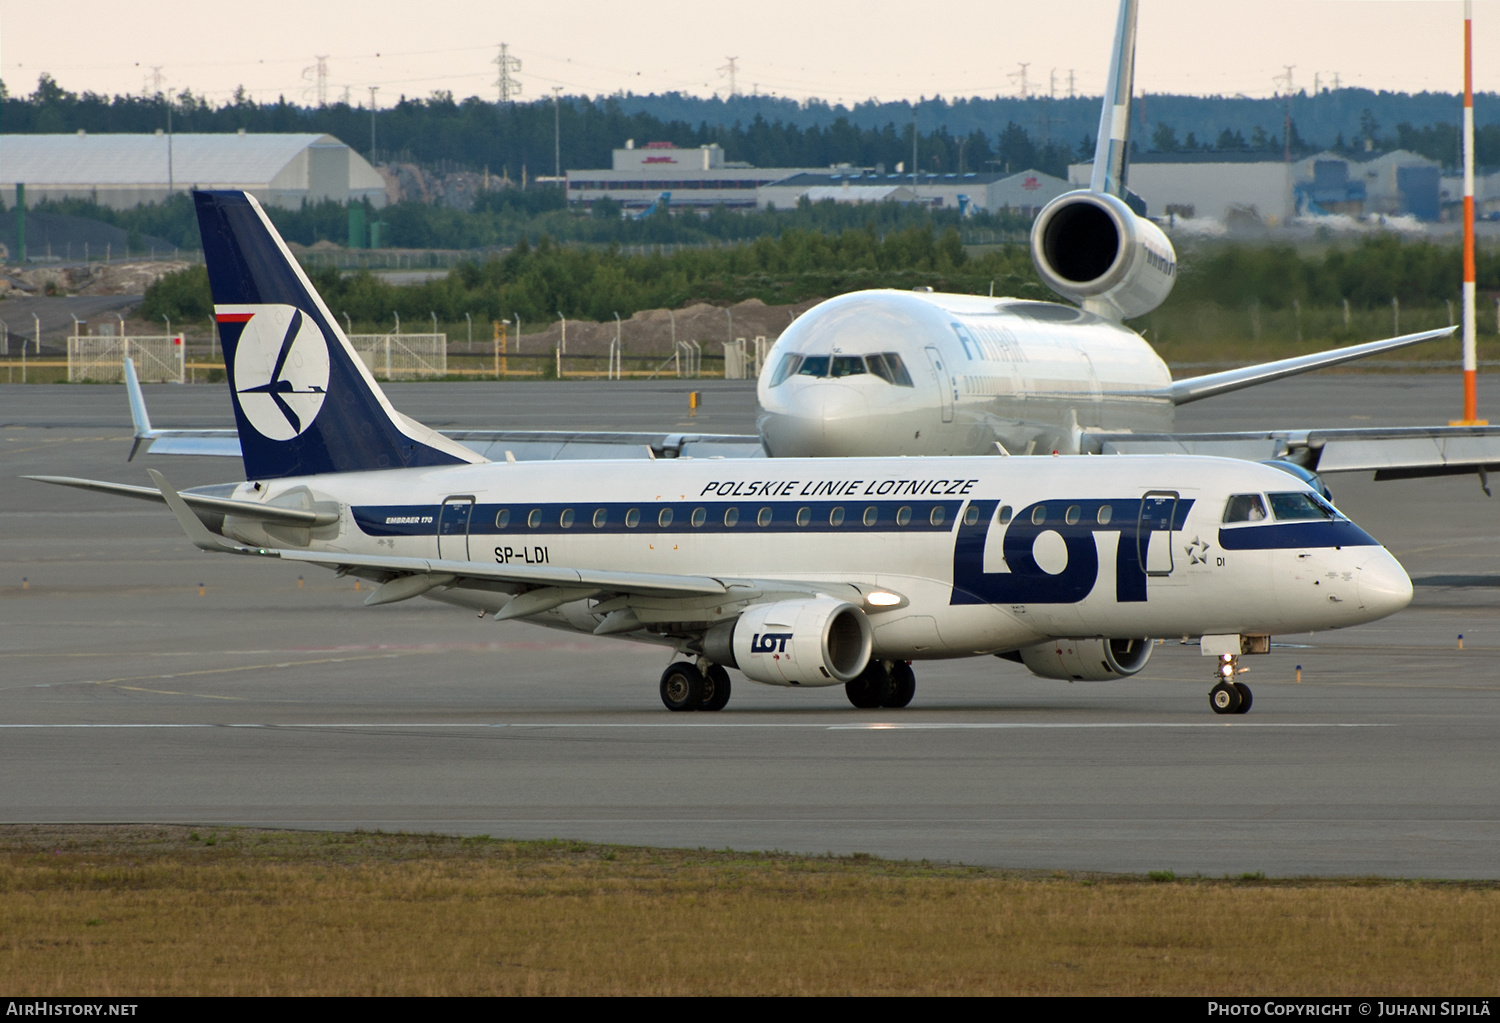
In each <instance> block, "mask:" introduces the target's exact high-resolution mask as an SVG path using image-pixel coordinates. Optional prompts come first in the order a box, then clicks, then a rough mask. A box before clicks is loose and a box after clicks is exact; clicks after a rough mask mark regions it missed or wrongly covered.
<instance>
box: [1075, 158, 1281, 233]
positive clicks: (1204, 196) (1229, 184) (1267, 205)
mask: <svg viewBox="0 0 1500 1023" xmlns="http://www.w3.org/2000/svg"><path fill="white" fill-rule="evenodd" d="M1093 169H1094V165H1093V161H1090V162H1088V163H1075V164H1073V165H1072V166H1071V167H1069V168H1068V180H1070V181H1072V182H1073V184H1074V187H1075V188H1087V187H1088V184H1089V175H1090V174H1091V173H1092V172H1093ZM1128 174H1129V177H1128V180H1129V183H1130V190H1131V191H1132V192H1134V193H1135V194H1136V195H1138V196H1140V197H1141V198H1142V199H1144V200H1145V201H1146V210H1147V212H1148V213H1149V214H1150V215H1151V216H1152V217H1157V218H1163V217H1169V216H1177V217H1188V218H1194V217H1206V218H1208V219H1211V220H1217V221H1219V222H1220V223H1227V222H1228V221H1229V220H1230V218H1231V215H1236V216H1252V217H1255V218H1258V219H1260V220H1261V221H1263V222H1265V223H1267V224H1273V225H1274V224H1280V223H1284V222H1285V221H1286V220H1287V219H1288V218H1290V217H1293V216H1295V215H1296V212H1297V206H1296V196H1295V192H1294V188H1293V183H1294V175H1293V171H1292V165H1291V164H1289V163H1287V162H1286V161H1285V160H1282V159H1281V158H1280V157H1276V158H1272V157H1271V155H1270V154H1269V153H1137V154H1133V155H1132V156H1131V157H1130V169H1129V171H1128Z"/></svg>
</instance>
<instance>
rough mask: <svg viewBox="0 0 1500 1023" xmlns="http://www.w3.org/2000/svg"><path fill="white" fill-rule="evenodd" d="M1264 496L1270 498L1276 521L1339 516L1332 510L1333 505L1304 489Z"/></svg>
mask: <svg viewBox="0 0 1500 1023" xmlns="http://www.w3.org/2000/svg"><path fill="white" fill-rule="evenodd" d="M1266 496H1267V497H1269V498H1270V499H1271V514H1273V515H1275V516H1276V518H1277V520H1278V521H1297V520H1299V519H1336V518H1338V516H1339V513H1338V512H1336V511H1334V510H1333V505H1331V504H1329V503H1328V502H1327V501H1325V500H1323V499H1322V498H1321V497H1319V496H1318V495H1317V494H1314V493H1311V492H1309V491H1306V490H1297V491H1293V492H1292V493H1290V494H1267V495H1266Z"/></svg>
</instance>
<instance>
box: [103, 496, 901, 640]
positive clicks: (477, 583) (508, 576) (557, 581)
mask: <svg viewBox="0 0 1500 1023" xmlns="http://www.w3.org/2000/svg"><path fill="white" fill-rule="evenodd" d="M147 471H148V472H149V473H150V474H151V479H152V480H153V481H154V482H155V483H156V485H157V487H158V490H157V496H158V497H159V498H160V499H161V500H163V501H165V502H166V504H167V506H168V507H169V508H171V509H172V514H173V515H175V516H176V518H177V522H178V524H179V525H180V526H181V527H182V530H183V532H184V533H186V534H187V536H188V539H189V540H191V541H192V542H193V544H194V546H196V547H198V548H199V549H201V550H205V551H210V552H213V553H218V554H243V555H249V556H253V557H264V558H277V559H279V560H281V561H295V562H300V563H306V564H312V565H321V566H323V567H324V568H329V569H333V570H335V571H337V572H338V573H339V574H340V575H355V576H359V577H361V578H367V579H372V580H374V581H377V582H379V583H380V584H381V585H380V586H379V587H378V588H377V589H376V590H375V592H374V593H372V594H370V596H369V597H367V598H366V599H365V603H366V604H367V605H375V604H388V603H393V602H395V601H398V600H406V599H409V598H411V597H417V596H421V595H422V594H424V593H426V592H428V591H429V590H432V589H435V588H437V587H440V586H457V587H460V588H467V589H491V590H500V591H503V592H509V591H512V590H519V591H521V592H519V593H518V594H517V595H516V596H514V597H513V598H512V599H511V602H510V603H509V604H507V605H506V607H505V608H504V609H502V610H501V611H500V612H499V613H498V614H496V616H495V618H496V620H499V621H503V620H505V619H508V618H520V617H525V616H527V615H532V614H540V613H541V612H543V611H548V610H551V609H552V608H554V607H559V606H561V605H562V604H565V603H570V602H572V601H575V600H582V599H584V598H587V597H594V596H599V595H603V594H610V595H613V596H616V597H620V598H625V599H622V600H618V601H610V602H608V604H609V605H611V606H609V608H608V609H609V610H610V611H627V610H629V608H630V606H631V601H630V598H632V597H633V598H640V599H646V600H649V599H652V598H655V599H662V598H666V599H674V598H676V599H683V598H694V597H698V598H701V597H724V598H725V599H726V602H733V603H740V602H744V601H749V600H757V599H760V598H761V597H762V596H767V595H776V596H781V595H784V594H788V593H807V594H813V593H830V594H835V595H838V596H840V597H844V598H846V599H850V600H852V601H855V602H862V601H863V599H864V595H865V594H866V593H869V592H872V591H874V590H877V589H879V588H878V587H875V586H872V585H868V584H864V585H862V584H859V583H828V582H801V581H796V580H784V579H775V580H760V579H738V578H736V579H717V578H713V577H710V576H699V575H675V574H669V573H655V572H617V571H610V570H606V569H587V568H564V567H560V566H553V565H500V564H495V565H490V564H484V563H482V562H473V561H452V560H445V559H441V558H411V557H397V556H394V555H390V556H387V555H378V554H373V555H372V554H346V553H334V552H329V551H294V550H281V549H276V548H265V547H249V546H246V545H244V544H241V543H238V542H236V541H233V540H229V539H226V538H224V537H222V536H219V535H217V534H215V533H213V532H211V531H210V530H209V529H208V527H207V526H205V525H204V524H203V521H202V520H201V519H200V518H199V517H198V515H197V514H196V513H195V511H194V509H193V508H192V507H191V505H190V495H187V494H179V493H178V492H177V491H176V490H175V489H173V487H172V485H171V484H170V483H168V482H167V480H166V477H164V476H163V475H162V474H161V473H159V472H157V471H156V470H155V469H149V470H147ZM129 489H130V490H145V489H148V488H145V487H132V488H129ZM127 496H140V495H137V494H130V495H127ZM220 503H222V504H243V503H244V502H228V501H226V502H220ZM236 514H238V512H236ZM613 605H618V606H613ZM603 607H604V605H601V608H603ZM639 627H640V623H639V622H636V623H635V625H634V628H639ZM598 631H600V632H601V634H604V633H608V632H613V631H633V628H631V627H629V626H627V627H626V628H622V629H616V628H611V627H609V623H608V622H606V623H604V624H601V626H600V629H599V630H598Z"/></svg>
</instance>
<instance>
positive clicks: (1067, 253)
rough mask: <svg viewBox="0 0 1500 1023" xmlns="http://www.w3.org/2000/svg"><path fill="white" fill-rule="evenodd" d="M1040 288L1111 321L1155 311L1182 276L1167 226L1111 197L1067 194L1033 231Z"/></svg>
mask: <svg viewBox="0 0 1500 1023" xmlns="http://www.w3.org/2000/svg"><path fill="white" fill-rule="evenodd" d="M1031 259H1032V262H1034V263H1035V264H1036V272H1037V273H1038V274H1040V275H1041V278H1042V283H1044V284H1046V285H1047V287H1049V288H1051V289H1052V290H1053V291H1055V292H1057V293H1058V294H1059V295H1061V296H1063V297H1064V298H1067V299H1071V300H1072V301H1074V302H1077V303H1079V304H1080V305H1082V306H1083V307H1084V308H1085V309H1087V310H1088V311H1089V312H1092V313H1097V314H1099V315H1100V316H1105V317H1108V318H1109V319H1112V320H1124V319H1129V318H1130V317H1132V316H1141V315H1143V314H1145V313H1149V312H1150V311H1151V310H1153V309H1155V308H1156V307H1157V306H1159V305H1161V304H1162V303H1163V302H1165V301H1166V300H1167V296H1168V295H1169V294H1171V293H1172V284H1173V282H1174V281H1175V280H1176V279H1177V253H1176V251H1175V250H1174V249H1173V248H1172V243H1171V242H1169V241H1168V240H1167V236H1166V235H1165V234H1163V233H1162V231H1161V229H1160V228H1159V227H1157V226H1156V225H1155V224H1153V223H1151V221H1149V220H1146V219H1145V218H1144V217H1138V216H1136V215H1135V213H1134V211H1132V210H1131V208H1130V207H1129V206H1126V205H1125V203H1124V202H1123V201H1121V200H1119V199H1117V198H1115V197H1114V196H1112V195H1105V194H1103V193H1100V192H1090V191H1079V192H1068V193H1066V194H1064V195H1060V196H1058V197H1057V198H1056V199H1053V200H1052V201H1051V202H1050V203H1048V204H1047V205H1046V206H1045V207H1043V208H1042V212H1041V213H1039V214H1037V218H1036V222H1035V223H1034V224H1032V226H1031Z"/></svg>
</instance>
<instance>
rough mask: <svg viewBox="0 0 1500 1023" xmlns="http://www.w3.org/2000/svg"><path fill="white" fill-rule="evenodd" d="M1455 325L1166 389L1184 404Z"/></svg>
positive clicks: (1432, 336) (1389, 348)
mask: <svg viewBox="0 0 1500 1023" xmlns="http://www.w3.org/2000/svg"><path fill="white" fill-rule="evenodd" d="M1457 329H1458V328H1457V327H1443V328H1442V329H1440V330H1424V331H1422V332H1420V333H1417V334H1403V335H1401V336H1400V337H1392V338H1386V339H1384V340H1382V341H1367V342H1366V343H1364V344H1360V345H1349V346H1348V347H1346V348H1331V349H1329V350H1328V351H1324V352H1313V353H1311V354H1309V355H1297V356H1294V357H1292V358H1290V359H1278V360H1277V361H1275V362H1262V363H1259V364H1258V365H1255V366H1242V367H1240V368H1239V369H1227V370H1224V371H1223V372H1222V373H1208V374H1205V375H1204V376H1197V377H1188V378H1187V379H1185V380H1174V381H1173V382H1172V386H1171V388H1170V389H1169V393H1170V394H1171V398H1172V404H1174V405H1185V404H1187V403H1188V402H1190V401H1202V400H1203V399H1204V398H1212V397H1213V396H1214V395H1216V394H1226V393H1228V392H1229V391H1238V390H1240V389H1241V388H1244V387H1254V386H1256V385H1257V384H1265V383H1270V382H1271V381H1272V380H1280V379H1282V378H1283V377H1290V376H1296V375H1297V374H1299V373H1311V372H1312V371H1313V370H1315V369H1328V368H1329V367H1330V366H1338V365H1340V364H1342V363H1345V362H1353V361H1354V360H1355V359H1364V358H1368V357H1369V356H1371V355H1379V354H1381V353H1383V352H1394V351H1397V350H1399V349H1402V348H1407V347H1409V346H1411V345H1419V344H1421V343H1422V342H1424V341H1435V340H1437V339H1438V338H1441V337H1448V336H1449V335H1451V334H1452V333H1453V332H1454V331H1455V330H1457Z"/></svg>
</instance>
